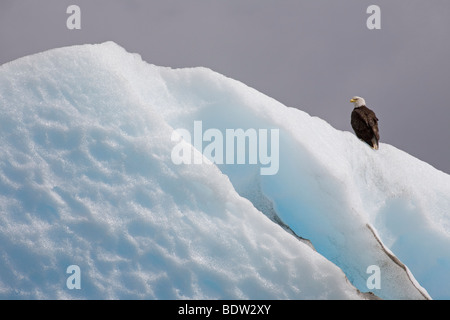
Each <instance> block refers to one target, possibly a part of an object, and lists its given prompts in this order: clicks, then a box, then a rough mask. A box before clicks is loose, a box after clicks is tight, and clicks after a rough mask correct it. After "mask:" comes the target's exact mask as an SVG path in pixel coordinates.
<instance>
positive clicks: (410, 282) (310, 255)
mask: <svg viewBox="0 0 450 320" xmlns="http://www.w3.org/2000/svg"><path fill="white" fill-rule="evenodd" d="M350 109H351V106H350V105H349V112H350ZM0 114H1V117H0V143H1V146H2V148H1V150H0V243H1V246H0V297H1V298H8V299H10V298H19V299H20V298H32V299H34V298H88V299H93V298H95V299H107V298H145V299H155V298H157V299H165V298H171V299H173V298H175V299H176V298H222V299H223V298H238V299H239V298H250V299H260V298H264V299H266V298H269V299H271V298H273V299H276V298H278V299H280V298H281V299H297V298H302V299H305V298H310V299H330V298H331V299H332V298H334V299H358V298H365V297H367V296H365V295H361V294H360V293H359V291H361V292H367V291H372V292H374V293H375V294H376V295H377V296H379V297H381V298H386V299H424V298H429V297H430V296H431V297H432V298H435V299H439V298H450V285H448V283H450V213H449V212H448V208H450V177H449V176H448V175H447V174H445V173H443V172H440V171H438V170H436V169H434V168H433V167H431V166H429V165H428V164H426V163H424V162H422V161H420V160H418V159H415V158H414V157H412V156H410V155H408V154H406V153H404V152H402V151H400V150H398V149H396V148H395V147H393V146H390V145H388V144H381V145H380V150H379V151H377V152H375V151H373V150H371V149H370V148H368V147H367V146H366V145H364V144H363V143H361V142H360V141H359V140H358V139H356V138H355V136H354V135H353V134H352V133H349V132H342V131H338V130H336V129H334V128H332V127H331V126H330V125H329V124H327V123H326V122H325V121H323V120H321V119H318V118H315V117H310V116H309V115H308V114H306V113H304V112H302V111H299V110H297V109H292V108H287V107H285V106H283V105H282V104H280V103H278V102H277V101H275V100H273V99H271V98H269V97H267V96H265V95H263V94H261V93H259V92H257V91H256V90H253V89H251V88H249V87H247V86H246V85H244V84H242V83H240V82H238V81H235V80H232V79H229V78H226V77H224V76H222V75H220V74H217V73H214V72H213V71H211V70H208V69H205V68H194V69H178V70H174V69H170V68H163V67H157V66H154V65H150V64H147V63H146V62H144V61H142V60H141V58H140V56H139V55H137V54H130V53H127V52H126V51H125V50H124V49H123V48H121V47H119V46H118V45H116V44H114V43H112V42H108V43H104V44H100V45H84V46H74V47H68V48H61V49H55V50H51V51H48V52H44V53H40V54H37V55H33V56H28V57H25V58H22V59H18V60H16V61H13V62H11V63H8V64H5V65H3V66H1V67H0ZM195 121H202V127H203V132H204V131H205V130H207V129H215V130H216V131H215V132H218V133H222V134H223V135H224V136H225V132H227V129H238V128H242V129H244V130H247V129H250V130H255V132H258V133H260V132H261V131H258V130H272V129H275V130H279V144H278V145H277V146H278V147H279V157H278V158H277V159H275V158H273V163H272V164H274V163H275V160H279V163H278V171H277V172H276V174H273V175H261V171H260V168H261V167H267V164H248V162H246V163H247V164H230V163H229V162H226V163H225V164H217V163H216V164H213V163H212V162H211V161H208V160H206V158H202V154H201V152H202V151H204V148H206V147H207V146H208V142H207V141H206V140H205V141H200V143H198V140H195V139H196V138H195V136H197V137H198V132H196V130H195V125H194V124H195ZM176 129H182V130H184V131H187V132H189V133H190V134H191V136H192V140H191V141H185V142H179V140H176V139H173V137H174V136H176V135H174V131H175V130H176ZM177 132H179V131H177ZM185 140H187V139H185ZM188 142H191V143H192V144H193V145H195V146H196V147H197V149H201V150H196V151H195V150H193V151H192V152H194V157H195V159H197V160H198V159H200V160H201V161H198V162H202V163H201V164H180V165H178V164H175V163H174V162H173V158H172V157H171V156H172V152H173V150H174V148H176V146H186V148H188V147H189V148H191V147H192V146H191V145H190V144H187V143H188ZM180 143H182V144H180ZM183 143H186V144H183ZM185 150H186V149H185ZM217 151H218V149H216V152H217ZM225 151H226V150H224V152H225ZM270 151H271V152H275V148H274V146H272V147H271V148H270ZM205 155H206V154H205ZM215 155H217V153H215ZM209 156H210V160H214V158H211V156H213V154H209ZM197 160H196V161H195V162H197ZM227 163H228V164H227ZM258 163H261V161H260V162H258ZM274 222H275V223H274ZM292 233H295V235H297V236H293V235H292ZM299 237H303V238H306V239H309V240H310V241H311V243H312V245H313V246H314V248H315V249H316V250H317V251H315V250H314V249H312V248H311V246H310V245H309V244H308V242H307V241H304V240H302V239H300V240H299ZM69 265H78V266H79V267H80V270H81V289H80V290H77V289H73V290H70V289H69V288H67V286H66V279H67V277H69V275H70V274H67V273H66V268H67V267H68V266H69ZM374 265H375V266H378V267H379V270H380V276H381V281H380V283H381V288H380V289H376V288H375V289H369V288H368V286H367V279H368V278H369V277H370V273H368V272H367V268H368V267H370V266H374ZM355 287H356V288H357V289H358V290H359V291H358V290H357V289H356V288H355Z"/></svg>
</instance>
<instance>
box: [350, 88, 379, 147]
mask: <svg viewBox="0 0 450 320" xmlns="http://www.w3.org/2000/svg"><path fill="white" fill-rule="evenodd" d="M350 102H353V104H354V105H355V108H354V109H353V112H352V117H351V124H352V128H353V130H354V131H355V134H356V136H357V137H358V138H359V139H361V140H363V141H364V142H366V143H367V144H368V145H369V146H371V147H372V149H375V150H378V141H379V140H380V134H379V133H378V118H377V116H376V115H375V112H373V111H372V110H370V109H369V108H367V107H366V101H365V100H364V99H363V98H361V97H353V98H352V99H351V100H350Z"/></svg>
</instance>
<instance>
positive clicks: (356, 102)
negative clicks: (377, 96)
mask: <svg viewBox="0 0 450 320" xmlns="http://www.w3.org/2000/svg"><path fill="white" fill-rule="evenodd" d="M350 102H353V104H354V105H355V108H357V107H361V106H365V105H366V100H364V99H363V98H361V97H358V96H355V97H353V98H352V99H351V100H350Z"/></svg>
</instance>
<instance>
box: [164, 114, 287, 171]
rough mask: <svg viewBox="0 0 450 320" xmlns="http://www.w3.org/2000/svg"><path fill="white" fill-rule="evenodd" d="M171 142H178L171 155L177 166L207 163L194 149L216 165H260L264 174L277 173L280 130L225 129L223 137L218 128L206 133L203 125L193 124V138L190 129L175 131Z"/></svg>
mask: <svg viewBox="0 0 450 320" xmlns="http://www.w3.org/2000/svg"><path fill="white" fill-rule="evenodd" d="M269 132H270V134H269ZM171 140H172V141H174V142H177V144H176V145H175V146H174V147H173V149H172V153H171V158H172V162H173V163H174V164H176V165H180V164H202V163H203V162H204V160H203V159H204V158H203V157H199V156H195V155H194V153H193V150H192V146H194V148H195V149H197V150H198V151H199V152H201V153H202V155H203V156H204V157H206V158H207V159H208V161H211V162H213V163H215V164H250V165H260V174H261V175H275V174H277V173H278V169H279V165H280V161H279V156H280V146H279V144H280V143H279V140H280V133H279V129H270V130H269V129H258V130H256V129H253V128H250V129H247V130H245V131H244V130H243V129H225V134H224V133H223V132H222V131H220V130H219V129H216V128H210V129H207V130H205V131H204V132H203V122H202V121H194V129H193V137H192V136H191V133H190V131H189V130H187V129H176V130H174V131H173V133H172V137H171Z"/></svg>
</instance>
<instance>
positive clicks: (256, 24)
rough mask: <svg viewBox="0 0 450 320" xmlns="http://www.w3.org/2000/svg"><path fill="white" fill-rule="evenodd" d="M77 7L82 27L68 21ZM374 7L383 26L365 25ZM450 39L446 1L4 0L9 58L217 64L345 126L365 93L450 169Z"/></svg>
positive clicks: (397, 133)
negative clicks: (96, 52)
mask: <svg viewBox="0 0 450 320" xmlns="http://www.w3.org/2000/svg"><path fill="white" fill-rule="evenodd" d="M72 4H75V5H78V6H79V7H80V9H81V30H69V29H68V28H67V27H66V21H67V19H68V18H69V16H70V14H67V13H66V10H67V7H68V6H69V5H72ZM370 5H378V6H379V7H380V9H381V29H379V30H369V29H368V28H367V26H366V21H367V19H368V18H369V16H370V14H367V13H366V10H367V8H368V7H369V6H370ZM449 34H450V1H448V0H428V1H425V0H421V1H418V0H395V1H392V0H382V1H380V0H372V1H365V0H341V1H337V0H228V1H227V0H95V1H92V0H70V1H66V0H38V1H37V0H0V64H3V63H5V62H8V61H11V60H14V59H16V58H19V57H22V56H25V55H29V54H32V53H37V52H40V51H44V50H48V49H52V48H56V47H62V46H66V45H72V44H84V43H100V42H104V41H107V40H112V41H115V42H117V43H118V44H119V45H121V46H123V47H124V48H125V49H126V50H127V51H129V52H138V53H139V54H141V56H142V58H143V59H144V60H145V61H147V62H149V63H153V64H156V65H162V66H169V67H193V66H204V67H208V68H211V69H213V70H215V71H217V72H219V73H222V74H224V75H226V76H229V77H231V78H234V79H236V80H239V81H242V82H244V83H246V84H247V85H249V86H251V87H254V88H255V89H257V90H259V91H261V92H263V93H265V94H267V95H269V96H271V97H273V98H275V99H276V100H278V101H280V102H282V103H284V104H285V105H287V106H289V107H296V108H299V109H301V110H303V111H306V112H308V113H309V114H311V115H313V116H318V117H320V118H322V119H324V120H326V121H327V122H328V123H330V124H331V125H332V126H333V127H335V128H336V129H339V130H347V131H352V129H351V126H350V113H351V111H352V108H353V106H352V104H350V102H349V100H350V98H351V97H352V96H354V95H359V96H362V97H364V98H365V99H366V102H367V105H368V107H369V108H372V109H373V110H374V111H375V112H376V114H377V116H378V118H379V119H380V123H379V125H380V135H381V142H386V143H389V144H392V145H394V146H395V147H397V148H399V149H402V150H404V151H406V152H408V153H410V154H412V155H414V156H416V157H418V158H420V159H421V160H423V161H426V162H428V163H430V164H431V165H433V166H434V167H436V168H438V169H440V170H443V171H445V172H447V173H450V102H449V99H448V94H449V93H450V35H449ZM352 132H353V131H352Z"/></svg>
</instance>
